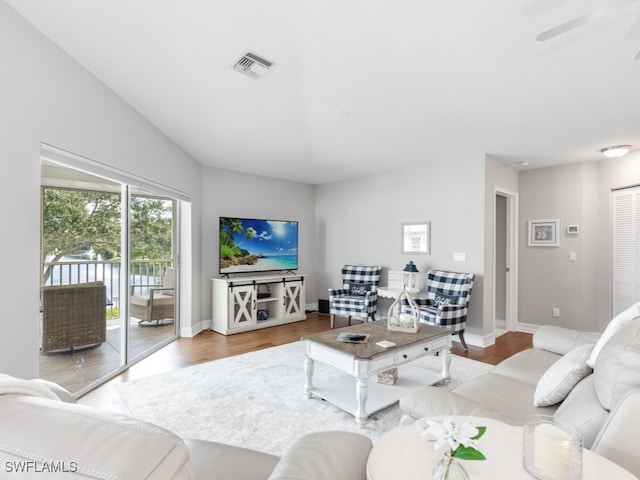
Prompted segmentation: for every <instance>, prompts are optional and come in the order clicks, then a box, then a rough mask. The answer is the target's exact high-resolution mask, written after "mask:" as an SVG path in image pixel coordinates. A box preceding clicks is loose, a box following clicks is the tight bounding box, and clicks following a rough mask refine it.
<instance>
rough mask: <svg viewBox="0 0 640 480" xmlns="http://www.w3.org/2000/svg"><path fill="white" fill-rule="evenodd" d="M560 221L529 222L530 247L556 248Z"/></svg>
mask: <svg viewBox="0 0 640 480" xmlns="http://www.w3.org/2000/svg"><path fill="white" fill-rule="evenodd" d="M559 229H560V220H558V219H552V220H529V246H530V247H558V246H560V239H559V238H558V231H559Z"/></svg>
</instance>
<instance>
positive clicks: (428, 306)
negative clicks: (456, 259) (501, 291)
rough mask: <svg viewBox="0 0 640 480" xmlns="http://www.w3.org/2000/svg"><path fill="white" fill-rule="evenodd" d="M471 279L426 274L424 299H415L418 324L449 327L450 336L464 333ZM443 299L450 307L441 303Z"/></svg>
mask: <svg viewBox="0 0 640 480" xmlns="http://www.w3.org/2000/svg"><path fill="white" fill-rule="evenodd" d="M473 278H474V274H473V273H456V272H445V271H443V270H429V272H428V273H427V298H426V299H416V303H417V304H418V306H419V310H420V321H421V322H422V323H426V324H428V325H436V326H439V327H448V328H449V329H450V330H451V331H452V332H464V328H465V325H466V323H467V311H468V310H469V301H470V300H471V289H472V288H473ZM443 299H446V300H447V301H449V302H450V303H449V304H445V303H443V302H442V300H443Z"/></svg>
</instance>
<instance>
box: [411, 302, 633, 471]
mask: <svg viewBox="0 0 640 480" xmlns="http://www.w3.org/2000/svg"><path fill="white" fill-rule="evenodd" d="M536 392H537V395H536ZM565 395H566V398H564V399H563V397H564V396H565ZM535 400H538V401H541V400H542V401H544V400H547V403H549V402H551V403H552V404H551V405H546V406H536V405H534V401H535ZM543 403H544V402H543ZM400 408H401V409H402V411H403V414H404V416H403V418H402V421H401V423H404V424H406V423H409V422H412V421H414V420H416V419H418V418H422V417H426V416H432V415H475V416H483V417H491V418H495V419H497V420H501V421H504V422H507V423H510V424H515V425H518V424H522V422H523V420H524V418H525V417H526V416H527V415H529V414H533V413H539V414H546V415H553V416H554V417H556V418H558V419H561V420H564V421H566V422H569V423H571V424H572V425H574V426H576V427H577V428H578V429H579V430H580V431H581V433H582V437H583V443H584V446H585V447H586V448H589V449H591V450H593V451H595V452H596V453H599V454H601V455H603V456H605V457H607V458H609V459H610V460H612V461H614V462H615V463H618V464H619V465H621V466H622V467H624V468H626V469H627V470H629V471H631V472H632V473H634V474H635V475H636V476H638V477H640V458H638V456H637V452H636V447H635V445H636V444H637V439H638V435H639V433H638V432H640V415H638V412H640V303H638V304H636V305H634V306H633V307H631V308H630V309H629V310H627V311H626V312H623V313H622V314H620V315H619V316H617V317H616V318H614V319H613V320H612V321H611V323H610V324H609V326H608V327H607V329H606V330H605V332H604V333H603V334H602V335H600V334H596V333H588V332H578V331H575V330H570V329H566V328H561V327H556V326H544V327H541V328H540V329H539V330H538V331H537V332H536V333H535V334H534V336H533V348H531V349H528V350H525V351H522V352H520V353H518V354H516V355H514V356H512V357H510V358H508V359H506V360H504V361H502V362H501V363H499V364H498V365H496V366H495V367H494V368H493V369H492V370H491V371H490V372H489V373H486V374H484V375H481V376H480V377H478V378H476V379H475V380H473V381H470V382H468V383H465V384H463V385H461V386H460V387H458V388H456V389H454V390H453V391H446V390H443V389H440V388H435V387H424V388H422V389H419V390H416V391H414V392H411V393H408V394H406V395H405V396H404V397H402V398H401V400H400Z"/></svg>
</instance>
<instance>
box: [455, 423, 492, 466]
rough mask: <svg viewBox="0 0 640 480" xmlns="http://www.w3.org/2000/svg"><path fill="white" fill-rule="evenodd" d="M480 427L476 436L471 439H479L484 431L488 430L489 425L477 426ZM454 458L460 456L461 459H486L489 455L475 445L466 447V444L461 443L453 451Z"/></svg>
mask: <svg viewBox="0 0 640 480" xmlns="http://www.w3.org/2000/svg"><path fill="white" fill-rule="evenodd" d="M476 428H477V429H478V434H477V435H476V436H475V437H471V440H478V439H479V438H480V437H481V436H482V435H484V432H486V431H487V427H476ZM451 456H452V457H454V458H459V459H461V460H486V459H487V457H485V456H484V454H483V453H482V452H481V451H480V450H477V449H475V448H473V447H465V446H464V445H459V446H458V448H456V449H455V450H454V451H453V453H452V454H451Z"/></svg>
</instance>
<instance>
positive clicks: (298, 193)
mask: <svg viewBox="0 0 640 480" xmlns="http://www.w3.org/2000/svg"><path fill="white" fill-rule="evenodd" d="M315 191H316V187H315V186H314V185H308V184H304V183H297V182H290V181H286V180H278V179H274V178H268V177H261V176H258V175H249V174H245V173H238V172H232V171H229V170H223V169H219V168H207V167H203V168H202V220H201V222H202V273H201V288H202V290H201V291H202V303H201V309H202V315H203V317H202V318H203V319H210V318H211V278H213V277H218V276H219V275H218V251H219V237H218V235H219V223H218V222H219V217H221V216H232V217H234V216H238V217H249V218H267V219H268V218H272V219H275V220H297V221H298V222H300V223H299V225H298V242H299V258H298V262H299V264H298V266H299V269H298V272H299V273H304V274H307V275H308V277H307V279H306V281H307V283H306V293H307V298H306V301H307V304H309V303H314V302H316V301H317V297H316V295H315V290H316V281H315V251H316V246H315V239H316V219H315Z"/></svg>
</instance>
